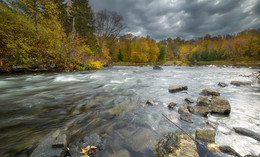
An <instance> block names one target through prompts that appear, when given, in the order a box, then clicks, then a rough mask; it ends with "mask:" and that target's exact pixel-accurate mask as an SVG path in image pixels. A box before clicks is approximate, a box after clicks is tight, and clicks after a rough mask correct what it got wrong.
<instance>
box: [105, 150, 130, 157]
mask: <svg viewBox="0 0 260 157" xmlns="http://www.w3.org/2000/svg"><path fill="white" fill-rule="evenodd" d="M105 154H106V157H131V156H130V153H129V152H128V151H127V150H126V149H122V150H119V151H114V152H112V153H110V152H107V153H105Z"/></svg>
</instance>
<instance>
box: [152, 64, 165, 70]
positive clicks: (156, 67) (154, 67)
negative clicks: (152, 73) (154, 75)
mask: <svg viewBox="0 0 260 157" xmlns="http://www.w3.org/2000/svg"><path fill="white" fill-rule="evenodd" d="M153 70H163V68H162V67H160V66H158V65H155V66H153Z"/></svg>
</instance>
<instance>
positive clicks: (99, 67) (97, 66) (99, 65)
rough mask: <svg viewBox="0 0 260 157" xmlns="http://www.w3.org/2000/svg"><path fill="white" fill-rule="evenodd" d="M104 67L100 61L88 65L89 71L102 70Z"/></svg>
mask: <svg viewBox="0 0 260 157" xmlns="http://www.w3.org/2000/svg"><path fill="white" fill-rule="evenodd" d="M102 67H103V66H102V64H101V62H100V61H95V62H91V63H89V65H88V68H89V69H95V70H97V69H101V68H102Z"/></svg>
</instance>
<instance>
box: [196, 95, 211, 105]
mask: <svg viewBox="0 0 260 157" xmlns="http://www.w3.org/2000/svg"><path fill="white" fill-rule="evenodd" d="M196 103H197V105H198V106H206V107H208V106H209V105H210V101H209V99H208V97H207V96H199V97H198V99H197V102H196Z"/></svg>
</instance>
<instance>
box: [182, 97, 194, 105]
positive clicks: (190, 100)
mask: <svg viewBox="0 0 260 157" xmlns="http://www.w3.org/2000/svg"><path fill="white" fill-rule="evenodd" d="M184 100H185V101H186V102H187V103H189V104H191V103H194V101H193V100H192V99H191V98H185V99H184Z"/></svg>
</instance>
